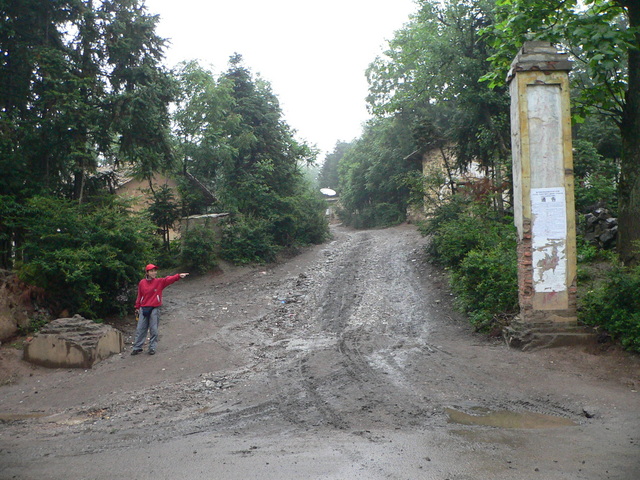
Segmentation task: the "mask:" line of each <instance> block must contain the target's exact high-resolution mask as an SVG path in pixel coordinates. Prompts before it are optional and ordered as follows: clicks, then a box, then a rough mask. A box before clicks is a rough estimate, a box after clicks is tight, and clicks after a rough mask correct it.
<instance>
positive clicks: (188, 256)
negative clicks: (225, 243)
mask: <svg viewBox="0 0 640 480" xmlns="http://www.w3.org/2000/svg"><path fill="white" fill-rule="evenodd" d="M181 259H182V265H183V266H184V267H185V268H186V269H187V270H188V271H192V272H196V273H204V272H206V271H208V270H211V269H212V268H214V267H215V266H216V263H217V262H216V238H215V232H214V231H213V230H212V229H211V228H209V227H207V226H204V225H196V226H194V227H191V228H190V229H189V230H187V231H186V232H185V234H184V235H183V236H182V248H181Z"/></svg>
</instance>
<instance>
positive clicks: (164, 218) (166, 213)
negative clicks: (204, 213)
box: [148, 185, 180, 251]
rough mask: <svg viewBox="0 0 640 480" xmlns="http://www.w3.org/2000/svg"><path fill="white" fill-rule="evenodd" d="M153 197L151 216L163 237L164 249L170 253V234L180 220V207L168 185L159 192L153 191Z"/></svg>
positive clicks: (163, 186)
mask: <svg viewBox="0 0 640 480" xmlns="http://www.w3.org/2000/svg"><path fill="white" fill-rule="evenodd" d="M152 195H153V202H152V203H151V205H149V208H148V210H149V215H150V217H151V221H152V222H153V223H154V224H155V225H156V226H157V227H158V230H159V232H160V234H161V235H162V243H163V245H164V248H165V249H166V250H167V251H170V250H171V243H170V241H169V232H170V231H171V229H173V227H174V225H175V223H176V221H177V220H178V219H179V218H180V206H179V205H178V204H177V203H176V199H175V196H174V195H173V192H172V191H171V188H169V186H167V185H162V186H161V187H160V188H159V189H158V190H157V191H152Z"/></svg>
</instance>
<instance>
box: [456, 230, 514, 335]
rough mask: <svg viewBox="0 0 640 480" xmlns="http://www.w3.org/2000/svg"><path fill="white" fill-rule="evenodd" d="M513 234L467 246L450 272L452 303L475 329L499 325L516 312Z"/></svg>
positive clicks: (485, 328)
mask: <svg viewBox="0 0 640 480" xmlns="http://www.w3.org/2000/svg"><path fill="white" fill-rule="evenodd" d="M517 268H518V267H517V253H516V242H515V236H514V235H511V236H510V237H509V238H508V239H505V242H504V243H498V244H496V245H494V246H491V247H488V248H479V249H474V250H471V251H470V252H469V253H468V254H467V255H466V256H465V257H464V259H463V260H462V262H461V263H460V265H459V267H458V268H457V269H455V270H454V271H453V273H452V276H451V286H452V289H453V291H454V293H455V294H456V301H455V303H456V305H457V306H458V307H459V308H460V309H461V310H462V311H464V312H466V313H467V314H468V315H469V318H470V320H471V323H472V324H473V325H474V326H475V327H476V328H477V329H478V330H487V329H490V328H492V327H493V326H503V325H500V321H498V319H499V318H500V317H505V316H506V317H507V318H509V317H510V316H513V315H514V314H516V313H517V312H518V290H517V284H518V270H517Z"/></svg>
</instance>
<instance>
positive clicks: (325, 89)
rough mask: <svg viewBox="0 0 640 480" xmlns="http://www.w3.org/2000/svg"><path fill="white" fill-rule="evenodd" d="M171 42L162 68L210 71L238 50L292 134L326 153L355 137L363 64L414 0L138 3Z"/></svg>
mask: <svg viewBox="0 0 640 480" xmlns="http://www.w3.org/2000/svg"><path fill="white" fill-rule="evenodd" d="M145 3H146V5H147V8H148V10H149V12H150V13H154V14H159V15H160V23H159V26H158V30H157V33H158V34H159V35H160V36H162V37H165V38H168V39H169V40H170V41H171V44H170V46H169V49H168V51H167V65H168V66H170V67H173V66H174V65H176V64H177V63H178V62H180V61H183V60H193V59H195V60H199V61H200V62H201V63H202V64H203V65H204V66H206V67H210V68H211V69H212V70H213V71H214V72H216V73H221V72H224V71H225V70H226V69H227V62H228V60H229V57H230V56H231V55H233V53H234V52H237V53H239V54H241V55H242V56H243V58H244V64H245V66H246V67H248V68H249V69H250V70H251V71H252V72H253V73H254V74H260V76H262V78H264V79H265V80H267V81H269V82H270V83H271V86H272V89H273V92H274V93H275V94H276V95H277V96H278V98H279V100H280V106H281V108H282V110H283V112H284V114H285V120H286V121H287V123H288V124H289V125H290V126H291V127H292V128H293V129H295V130H296V131H297V137H298V138H299V139H302V140H305V141H306V142H308V143H310V144H315V145H316V146H317V147H318V148H320V149H321V150H322V154H321V155H320V157H319V159H320V160H322V159H323V158H324V155H325V154H327V153H330V152H331V151H332V150H333V147H334V146H335V143H336V142H337V141H338V140H344V141H351V140H353V139H354V138H356V137H359V136H360V133H361V126H362V123H363V122H364V121H366V120H367V118H369V116H368V114H367V110H366V102H365V97H366V95H367V81H366V78H365V76H364V73H365V70H366V68H367V66H368V65H369V63H371V62H372V61H373V60H374V59H375V57H376V56H377V55H378V54H380V53H381V52H382V51H383V49H384V48H385V47H386V43H387V41H388V40H390V39H391V38H393V34H394V32H395V31H396V30H398V29H400V28H402V26H403V25H404V24H405V23H406V22H407V21H408V20H409V15H410V14H412V13H414V11H415V10H416V8H417V7H416V5H415V4H414V0H323V1H313V0H224V1H222V0H146V2H145Z"/></svg>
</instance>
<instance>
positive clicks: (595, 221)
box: [584, 208, 618, 250]
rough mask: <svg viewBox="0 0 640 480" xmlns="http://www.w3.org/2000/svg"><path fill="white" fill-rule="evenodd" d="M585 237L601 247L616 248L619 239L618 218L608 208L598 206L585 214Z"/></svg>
mask: <svg viewBox="0 0 640 480" xmlns="http://www.w3.org/2000/svg"><path fill="white" fill-rule="evenodd" d="M584 238H585V240H587V241H588V242H589V243H592V244H594V245H598V246H599V247H600V248H604V249H607V250H608V249H611V248H615V246H616V240H617V239H618V219H617V218H614V217H613V216H612V215H611V213H610V212H609V210H607V209H606V208H597V209H596V210H594V211H593V212H592V213H587V214H586V215H585V232H584Z"/></svg>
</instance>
